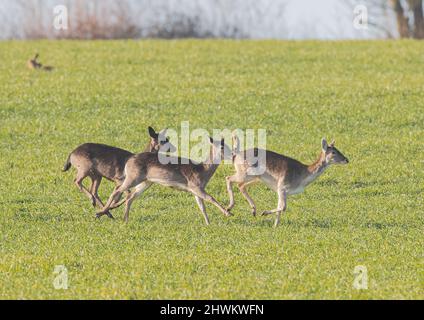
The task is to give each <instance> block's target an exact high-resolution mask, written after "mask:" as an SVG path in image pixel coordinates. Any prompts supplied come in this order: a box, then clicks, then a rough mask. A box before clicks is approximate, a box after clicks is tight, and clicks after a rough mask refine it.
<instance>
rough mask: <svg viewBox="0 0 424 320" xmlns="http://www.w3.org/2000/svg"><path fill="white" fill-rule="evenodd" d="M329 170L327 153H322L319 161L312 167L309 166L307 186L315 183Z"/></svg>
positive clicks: (306, 178)
mask: <svg viewBox="0 0 424 320" xmlns="http://www.w3.org/2000/svg"><path fill="white" fill-rule="evenodd" d="M327 168H328V163H327V160H326V158H325V153H324V152H322V151H321V153H320V155H319V156H318V159H317V160H316V161H315V162H314V163H313V164H311V165H309V166H307V174H306V177H305V185H308V184H310V183H311V182H313V181H315V180H316V179H317V178H318V177H319V176H320V175H321V174H322V173H323V172H324V171H325V169H327Z"/></svg>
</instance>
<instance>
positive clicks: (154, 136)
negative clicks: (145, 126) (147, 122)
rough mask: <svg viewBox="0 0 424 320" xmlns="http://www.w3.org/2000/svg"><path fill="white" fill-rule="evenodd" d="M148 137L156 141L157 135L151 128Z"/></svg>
mask: <svg viewBox="0 0 424 320" xmlns="http://www.w3.org/2000/svg"><path fill="white" fill-rule="evenodd" d="M149 135H150V137H151V138H153V139H156V138H157V137H158V135H157V134H156V132H155V129H153V128H152V127H149Z"/></svg>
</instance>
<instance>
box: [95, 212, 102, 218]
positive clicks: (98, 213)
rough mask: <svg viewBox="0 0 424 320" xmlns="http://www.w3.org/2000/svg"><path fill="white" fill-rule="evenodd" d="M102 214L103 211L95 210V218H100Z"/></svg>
mask: <svg viewBox="0 0 424 320" xmlns="http://www.w3.org/2000/svg"><path fill="white" fill-rule="evenodd" d="M103 215H104V213H103V212H97V213H96V218H97V219H100V218H101V217H102V216H103Z"/></svg>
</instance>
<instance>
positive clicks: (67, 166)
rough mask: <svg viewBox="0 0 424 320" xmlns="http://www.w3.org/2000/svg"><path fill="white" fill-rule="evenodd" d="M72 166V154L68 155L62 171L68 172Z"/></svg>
mask: <svg viewBox="0 0 424 320" xmlns="http://www.w3.org/2000/svg"><path fill="white" fill-rule="evenodd" d="M70 168H71V155H69V156H68V159H67V160H66V162H65V165H64V166H63V169H62V171H63V172H66V171H68V170H69V169H70Z"/></svg>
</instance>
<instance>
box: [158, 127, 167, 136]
mask: <svg viewBox="0 0 424 320" xmlns="http://www.w3.org/2000/svg"><path fill="white" fill-rule="evenodd" d="M167 132H168V128H165V129H163V130H162V131H161V132H160V134H161V135H163V136H164V137H165V136H166V133H167Z"/></svg>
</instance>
